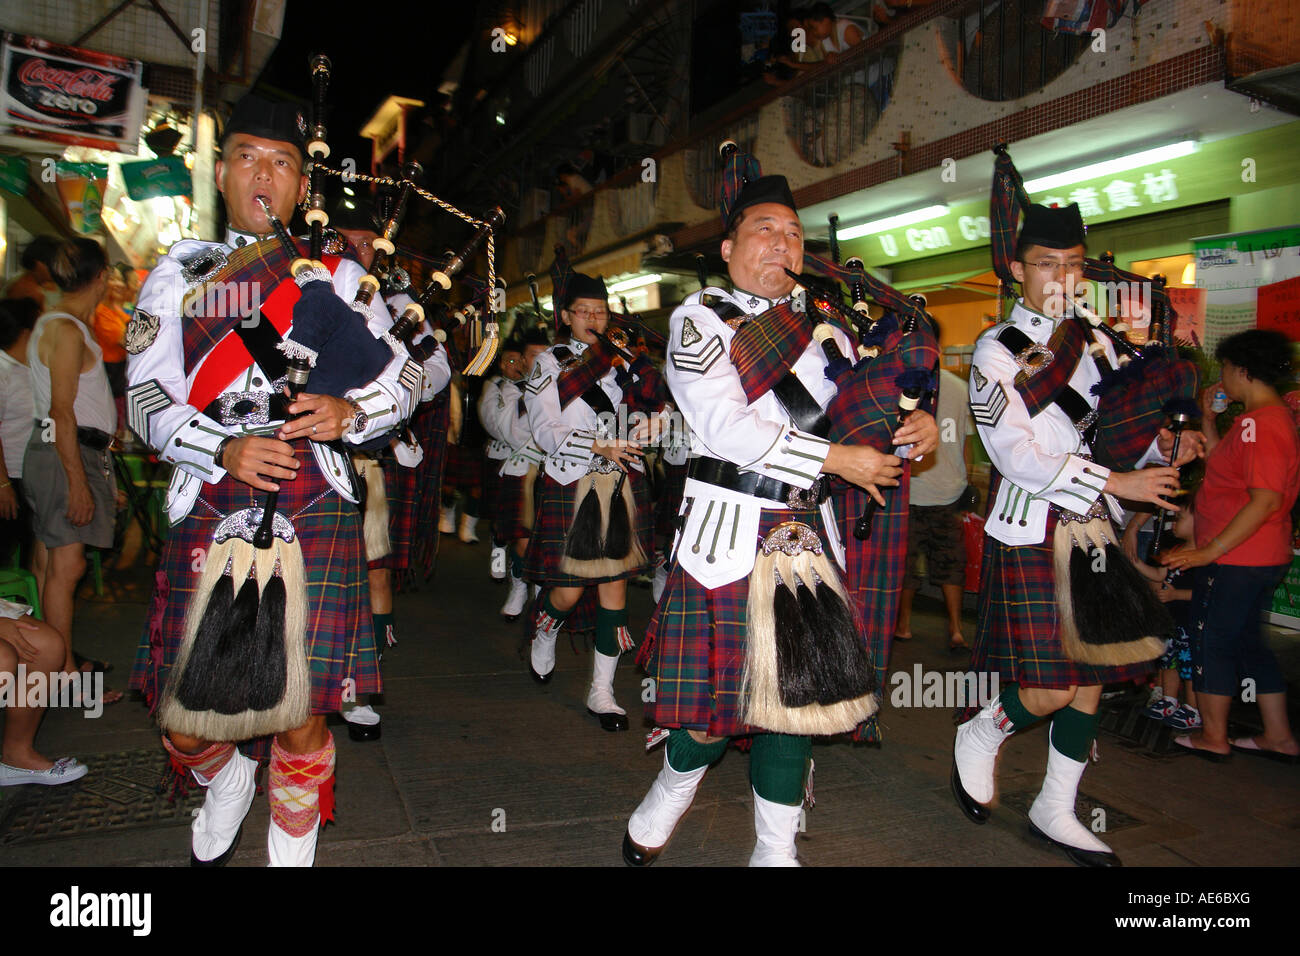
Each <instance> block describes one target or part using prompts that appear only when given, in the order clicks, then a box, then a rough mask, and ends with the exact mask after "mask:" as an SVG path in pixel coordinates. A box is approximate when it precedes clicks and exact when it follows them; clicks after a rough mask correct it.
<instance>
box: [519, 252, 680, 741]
mask: <svg viewBox="0 0 1300 956" xmlns="http://www.w3.org/2000/svg"><path fill="white" fill-rule="evenodd" d="M555 278H556V281H555V291H554V302H555V306H556V315H557V316H558V317H559V321H560V322H561V323H562V330H563V331H567V332H568V333H569V338H568V341H567V342H565V343H563V344H558V345H555V346H553V347H552V348H550V349H548V350H547V351H545V352H543V353H542V354H541V355H540V356H538V358H537V361H536V363H535V364H534V366H533V370H532V374H531V375H530V376H529V378H528V382H527V384H526V385H525V387H524V404H525V407H526V408H527V411H528V425H529V429H530V431H531V432H532V436H533V441H535V442H536V443H537V445H538V447H540V448H541V449H542V451H543V452H545V453H546V460H545V462H544V465H543V467H542V469H541V473H540V475H539V481H540V483H541V488H540V491H539V493H538V499H537V500H538V505H537V516H536V521H535V525H534V528H533V534H532V537H531V539H530V542H529V546H528V552H527V556H526V557H525V561H524V574H523V576H524V578H525V579H526V580H528V581H531V582H533V583H535V584H538V585H540V586H541V587H542V589H543V590H542V593H541V595H540V599H539V603H538V607H537V611H536V627H535V631H534V635H533V639H532V645H531V647H530V651H529V656H530V663H529V669H530V671H531V673H532V675H533V678H534V680H536V681H537V682H539V683H542V684H545V683H549V682H550V680H551V677H552V672H553V671H554V669H555V645H556V640H557V637H558V635H559V631H560V628H561V626H562V625H563V623H564V621H565V619H566V618H568V617H569V615H570V614H571V613H572V612H573V610H574V608H575V607H576V606H577V604H578V602H579V600H580V599H581V598H582V596H583V593H584V591H585V590H586V589H587V588H589V587H593V586H594V587H595V588H596V589H597V592H598V603H599V607H598V608H597V609H596V642H595V649H594V660H593V665H592V679H591V690H590V692H589V693H588V695H587V710H588V712H589V713H591V714H593V715H594V716H596V717H598V718H599V719H600V726H601V727H602V728H603V729H605V730H608V731H619V730H627V727H628V722H627V711H625V710H624V709H623V708H622V707H620V706H619V705H618V702H617V701H616V700H615V699H614V672H615V669H616V668H617V666H618V658H619V655H620V654H622V653H623V652H624V651H629V650H631V649H632V647H633V646H634V642H633V641H632V637H631V634H630V633H629V631H628V627H627V580H628V578H632V577H636V576H637V575H639V574H641V572H642V571H644V570H645V567H646V563H647V555H648V554H649V553H650V549H651V547H652V545H651V542H650V537H649V532H650V527H649V525H650V519H649V504H648V501H647V493H646V481H645V472H644V464H643V463H642V461H641V455H642V453H641V443H640V442H639V441H637V440H634V439H632V438H629V437H618V436H617V435H616V433H615V432H616V424H615V422H616V421H617V419H618V418H619V416H618V415H617V413H616V411H615V409H616V408H617V407H618V406H619V405H627V406H630V407H631V408H632V409H633V410H634V411H638V410H639V411H643V412H647V413H651V414H654V413H657V412H659V411H660V410H661V409H662V405H663V404H664V400H663V394H664V393H663V385H662V380H661V379H659V377H658V375H657V373H656V372H655V370H654V367H653V366H652V365H650V363H649V362H648V361H646V360H644V359H638V360H636V361H634V362H632V363H631V365H630V366H629V367H626V368H618V367H616V365H615V364H614V363H615V360H616V359H618V356H617V355H616V354H615V350H614V349H613V348H612V347H611V345H610V344H609V341H608V339H607V338H606V337H605V331H606V326H607V325H608V323H609V320H610V316H609V301H608V294H607V293H606V291H605V282H604V280H603V279H601V278H598V277H593V276H588V275H584V274H582V273H577V272H572V271H570V270H568V268H567V261H566V260H564V259H563V258H562V257H561V256H558V255H557V268H556V275H555ZM619 361H622V360H621V359H619ZM626 417H627V416H626V415H625V416H624V420H626Z"/></svg>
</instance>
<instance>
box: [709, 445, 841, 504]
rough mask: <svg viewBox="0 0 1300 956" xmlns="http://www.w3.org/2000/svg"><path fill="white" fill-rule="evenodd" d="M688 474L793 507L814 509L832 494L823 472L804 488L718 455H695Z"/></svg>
mask: <svg viewBox="0 0 1300 956" xmlns="http://www.w3.org/2000/svg"><path fill="white" fill-rule="evenodd" d="M687 476H688V477H690V478H694V479H695V480H696V481H703V482H705V483H706V484H710V485H717V486H718V487H719V488H726V489H727V490H728V491H738V492H740V493H741V494H743V495H753V496H754V497H755V498H767V499H769V500H772V501H784V502H785V503H786V505H787V506H788V507H791V508H815V507H816V506H817V505H820V504H821V503H822V502H823V501H825V500H826V499H827V498H828V497H829V496H830V483H829V482H828V481H827V480H826V477H825V476H824V475H823V476H819V477H818V478H817V480H816V481H814V482H813V485H812V487H811V488H809V489H807V490H804V489H803V488H799V487H797V486H796V485H788V484H786V483H785V482H784V481H777V480H776V479H775V478H768V477H766V476H764V475H760V474H758V473H757V472H754V471H746V470H744V469H742V468H740V467H739V466H737V465H735V464H732V463H731V462H729V461H722V460H721V459H719V458H708V457H703V456H702V457H698V458H692V459H691V461H690V465H689V468H688V470H687Z"/></svg>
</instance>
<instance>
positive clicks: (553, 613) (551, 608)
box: [542, 591, 573, 621]
mask: <svg viewBox="0 0 1300 956" xmlns="http://www.w3.org/2000/svg"><path fill="white" fill-rule="evenodd" d="M542 613H543V614H546V615H547V616H549V617H550V618H551V619H552V620H554V621H563V620H564V619H565V618H566V617H568V616H569V615H570V614H572V613H573V608H569V609H568V610H567V611H557V610H556V609H555V605H554V604H552V603H551V592H550V591H547V592H546V593H545V594H543V595H542Z"/></svg>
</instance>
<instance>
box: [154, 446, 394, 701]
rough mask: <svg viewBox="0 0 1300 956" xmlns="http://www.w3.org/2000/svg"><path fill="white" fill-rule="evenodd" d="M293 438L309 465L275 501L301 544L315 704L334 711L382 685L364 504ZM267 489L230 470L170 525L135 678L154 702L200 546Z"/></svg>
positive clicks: (174, 646) (178, 636)
mask: <svg viewBox="0 0 1300 956" xmlns="http://www.w3.org/2000/svg"><path fill="white" fill-rule="evenodd" d="M294 445H295V446H296V447H295V452H296V453H297V456H298V460H299V461H301V462H303V467H302V468H301V470H300V471H299V473H298V477H297V478H295V479H294V480H293V481H285V482H282V483H281V487H280V496H279V500H278V502H277V505H276V509H277V510H278V511H280V512H281V513H282V514H284V515H285V516H286V517H288V518H289V519H290V520H291V521H292V522H293V526H294V529H295V530H296V532H297V536H298V541H299V542H300V543H301V545H302V558H303V569H304V575H305V577H306V583H307V607H308V611H307V628H306V646H307V668H308V671H309V672H310V674H311V712H312V713H313V714H331V713H334V712H335V711H337V710H338V709H339V706H340V704H341V703H342V697H343V691H344V690H345V688H347V687H350V689H351V690H353V691H355V692H356V693H357V694H367V693H378V692H379V691H380V690H381V689H382V687H381V684H380V678H379V662H378V660H377V658H376V654H375V633H374V627H373V626H372V624H371V620H370V589H369V587H368V586H367V584H366V555H365V543H364V540H363V537H362V529H361V515H360V512H358V511H357V506H356V505H354V504H352V503H351V502H349V501H345V500H344V499H343V498H341V497H339V495H338V494H337V492H335V491H334V490H333V489H332V488H330V486H329V485H328V484H327V483H326V481H325V478H324V476H323V475H321V473H320V469H319V468H318V467H317V466H316V463H315V460H314V459H313V458H312V457H311V453H310V451H308V449H307V447H306V445H307V443H306V442H305V441H298V442H294ZM265 497H266V495H265V493H264V492H260V491H255V490H253V489H252V488H250V487H249V486H248V485H246V484H244V483H243V482H240V481H236V480H235V479H234V478H231V477H229V476H227V477H226V478H223V479H222V480H221V481H220V482H219V483H218V484H216V485H205V486H204V488H203V492H202V493H201V494H200V496H199V500H198V501H196V502H195V504H194V509H193V511H191V512H190V514H189V516H188V517H187V518H185V519H184V520H183V521H182V522H181V523H180V524H178V525H176V526H175V527H174V528H172V529H171V530H170V531H169V532H168V535H167V543H166V545H165V546H164V547H163V552H162V556H161V558H160V560H159V563H158V569H157V571H156V573H155V577H154V580H155V585H154V593H153V599H152V604H151V609H150V613H149V619H148V621H147V622H146V625H145V632H144V636H143V637H142V638H141V641H140V645H139V647H138V649H137V651H136V658H135V667H134V669H133V671H132V673H131V681H130V685H129V686H130V687H131V688H132V689H135V690H140V691H142V692H143V693H144V695H145V699H146V700H147V701H148V703H149V705H150V707H153V706H155V704H156V702H157V701H158V698H159V692H160V691H161V690H162V688H163V687H164V685H165V682H166V680H167V674H168V672H169V671H170V669H171V666H172V663H173V662H174V661H175V659H176V654H177V652H178V651H179V650H180V645H181V641H182V640H183V638H184V634H185V613H186V611H187V610H188V608H189V603H190V598H191V597H192V596H193V593H194V588H195V587H196V586H197V584H198V579H199V576H200V573H199V572H198V571H196V570H195V568H194V565H195V563H196V561H197V560H198V558H197V555H196V554H195V552H196V551H197V552H202V553H203V554H206V553H207V549H208V548H209V547H210V546H211V544H212V535H213V532H214V531H215V530H216V527H217V524H218V523H219V522H220V521H221V516H224V515H227V514H230V513H231V512H234V511H238V510H239V509H241V508H248V507H259V508H260V507H261V506H262V503H263V501H264V499H265ZM318 497H319V499H320V500H319V501H317V500H316V499H317V498H318ZM204 502H206V503H207V504H206V505H205V504H204ZM208 505H210V506H211V507H208ZM214 509H215V511H216V512H218V513H219V514H217V513H214ZM347 681H352V682H353V683H352V684H351V685H347V684H346V683H345V682H347Z"/></svg>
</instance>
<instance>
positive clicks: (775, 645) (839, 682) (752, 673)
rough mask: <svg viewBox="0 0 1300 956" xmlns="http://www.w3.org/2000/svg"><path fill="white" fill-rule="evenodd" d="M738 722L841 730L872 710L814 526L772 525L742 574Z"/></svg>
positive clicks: (802, 730)
mask: <svg viewBox="0 0 1300 956" xmlns="http://www.w3.org/2000/svg"><path fill="white" fill-rule="evenodd" d="M748 614H749V646H748V649H747V652H746V655H745V672H744V677H743V679H742V686H743V687H744V698H745V705H744V706H745V723H747V724H749V725H751V726H754V727H761V728H763V729H764V730H770V731H775V732H777V733H785V734H800V735H803V734H812V735H816V736H825V735H830V734H839V733H847V732H848V731H851V730H852V729H853V728H855V727H856V726H858V724H860V723H862V722H863V721H864V720H866V719H867V718H868V717H870V716H871V715H872V714H874V713H875V712H876V699H875V694H874V692H875V690H876V675H875V671H874V669H873V668H872V665H871V660H870V658H869V657H868V655H867V650H866V647H865V645H864V643H863V640H862V635H861V634H860V633H859V630H858V626H857V624H856V623H855V620H854V615H853V612H852V605H851V603H850V601H849V597H848V595H847V593H846V592H845V590H844V585H843V583H842V582H841V581H840V576H839V573H838V572H837V571H836V569H835V567H834V565H833V564H832V563H831V561H830V558H829V557H828V556H827V554H826V552H825V549H824V548H823V546H822V542H821V539H820V538H819V537H818V535H817V532H816V531H815V530H814V529H813V528H812V527H811V526H809V525H807V524H804V523H802V522H799V521H786V522H783V523H781V524H779V525H777V526H776V528H774V529H773V530H772V532H771V533H770V534H768V535H767V537H766V538H764V539H763V544H762V547H761V550H760V551H759V554H758V556H757V558H756V559H755V562H754V570H753V572H752V573H751V574H750V579H749V605H748Z"/></svg>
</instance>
